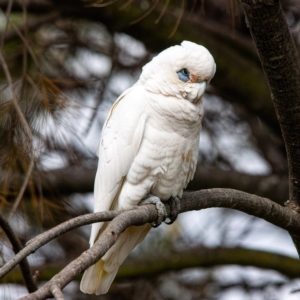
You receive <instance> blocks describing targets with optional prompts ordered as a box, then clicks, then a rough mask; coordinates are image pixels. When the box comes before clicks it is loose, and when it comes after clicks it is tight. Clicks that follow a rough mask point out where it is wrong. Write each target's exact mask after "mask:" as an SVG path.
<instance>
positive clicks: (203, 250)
mask: <svg viewBox="0 0 300 300" xmlns="http://www.w3.org/2000/svg"><path fill="white" fill-rule="evenodd" d="M218 265H240V266H253V267H258V268H263V269H272V270H276V271H278V272H280V273H281V274H283V275H285V276H287V277H289V278H299V277H300V272H299V270H300V261H299V260H298V259H295V258H292V257H288V256H285V255H280V254H276V253H270V252H266V251H260V250H253V249H244V248H207V247H199V248H196V249H190V250H184V251H180V252H178V253H174V252H172V255H166V256H162V257H156V258H155V259H153V260H142V261H138V262H137V261H136V260H132V263H129V262H126V261H125V262H124V264H123V265H122V266H121V267H120V270H119V272H118V275H117V279H138V278H142V277H155V276H157V275H160V274H163V273H165V272H170V271H178V270H182V269H186V268H195V267H201V268H203V267H204V268H211V267H214V266H218Z"/></svg>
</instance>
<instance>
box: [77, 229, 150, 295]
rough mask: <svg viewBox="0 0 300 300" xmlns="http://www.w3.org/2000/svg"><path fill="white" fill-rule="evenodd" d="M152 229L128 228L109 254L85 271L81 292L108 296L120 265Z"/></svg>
mask: <svg viewBox="0 0 300 300" xmlns="http://www.w3.org/2000/svg"><path fill="white" fill-rule="evenodd" d="M150 229H151V226H150V225H149V224H146V225H143V226H139V227H137V226H131V227H129V228H127V229H126V230H125V231H124V232H123V233H122V234H121V235H120V237H119V239H118V240H117V242H116V243H115V244H114V245H113V246H112V247H111V248H110V249H109V250H108V251H107V253H106V254H105V255H104V256H103V257H102V258H101V259H100V260H99V261H98V262H97V263H96V264H94V265H92V266H90V267H89V268H88V269H87V270H86V271H85V273H84V275H83V277H82V280H81V284H80V290H81V291H82V292H84V293H87V294H96V295H101V294H106V293H107V292H108V290H109V288H110V286H111V284H112V282H113V280H114V279H115V277H116V275H117V272H118V270H119V267H120V265H121V264H122V263H123V261H124V260H125V259H126V257H127V256H128V255H129V253H130V252H131V251H132V250H133V248H134V247H135V246H136V245H138V244H139V243H140V242H142V240H143V239H144V238H145V236H146V235H147V233H148V232H149V230H150Z"/></svg>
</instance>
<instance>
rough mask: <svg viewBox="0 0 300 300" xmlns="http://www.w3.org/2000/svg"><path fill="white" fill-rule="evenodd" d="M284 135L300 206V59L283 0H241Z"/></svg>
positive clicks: (293, 192)
mask: <svg viewBox="0 0 300 300" xmlns="http://www.w3.org/2000/svg"><path fill="white" fill-rule="evenodd" d="M241 2H242V6H243V9H244V11H245V15H246V18H247V21H248V26H249V29H250V32H251V34H252V37H253V40H254V42H255V44H256V47H257V51H258V53H259V57H260V60H261V64H262V67H263V69H264V72H265V75H266V78H267V81H268V84H269V88H270V90H271V95H272V100H273V103H274V106H275V110H276V114H277V118H278V121H279V123H280V127H281V131H282V135H283V137H284V141H285V146H286V151H287V156H288V164H289V171H290V200H291V201H293V202H295V203H296V204H297V205H298V206H300V127H299V124H300V113H299V112H298V111H299V105H300V60H299V55H298V51H297V48H296V46H295V44H294V41H293V38H292V36H291V34H290V31H289V28H288V25H287V22H286V18H285V15H284V12H283V10H282V8H281V4H280V1H279V0H268V1H266V0H265V1H252V0H241Z"/></svg>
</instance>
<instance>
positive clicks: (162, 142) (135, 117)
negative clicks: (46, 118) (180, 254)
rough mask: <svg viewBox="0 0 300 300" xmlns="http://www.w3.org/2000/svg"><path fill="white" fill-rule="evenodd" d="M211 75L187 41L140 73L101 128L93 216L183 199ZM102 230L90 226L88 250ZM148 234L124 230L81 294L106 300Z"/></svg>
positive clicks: (209, 60) (207, 61) (205, 59)
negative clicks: (123, 266)
mask: <svg viewBox="0 0 300 300" xmlns="http://www.w3.org/2000/svg"><path fill="white" fill-rule="evenodd" d="M215 71H216V65H215V62H214V59H213V57H212V55H211V54H210V53H209V51H208V50H207V49H206V48H205V47H203V46H200V45H197V44H195V43H192V42H188V41H184V42H182V43H181V45H177V46H173V47H170V48H168V49H166V50H164V51H163V52H161V53H160V54H158V55H157V56H156V57H154V58H153V59H152V61H150V62H149V63H148V64H146V65H145V66H144V67H143V71H142V74H141V76H140V78H139V80H138V81H137V83H136V84H135V85H134V86H132V87H131V88H129V89H128V90H126V91H125V92H124V93H123V94H122V95H121V96H120V97H119V98H118V99H117V101H116V102H115V103H114V105H113V106H112V108H111V110H110V112H109V115H108V117H107V120H106V122H105V124H104V127H103V131H102V136H101V140H100V145H99V148H98V156H99V165H98V171H97V175H96V179H95V197H94V211H95V212H99V211H107V210H121V209H129V208H133V207H134V206H137V205H138V204H139V203H140V202H141V200H144V199H150V200H151V198H153V199H158V198H159V199H160V200H161V201H167V200H168V199H169V198H171V197H179V198H180V197H181V196H182V193H183V189H184V188H185V187H186V186H187V184H188V182H189V181H190V180H191V179H192V178H193V175H194V172H195V168H196V164H197V157H198V148H199V137H200V130H201V120H202V117H203V103H202V97H203V94H204V92H205V88H206V85H207V84H208V83H209V82H210V80H211V79H212V77H213V76H214V74H215ZM150 202H151V201H150ZM104 224H105V223H104ZM104 224H103V223H96V224H93V226H92V232H91V238H90V245H91V246H92V245H93V243H94V242H95V241H96V240H97V238H98V237H99V235H100V234H101V232H102V231H103V230H104V229H105V227H106V225H104ZM150 229H151V225H150V224H145V225H143V226H131V227H129V228H127V229H126V230H125V231H124V232H123V233H122V234H121V235H120V237H119V239H118V240H117V242H116V243H115V244H114V245H113V246H112V247H111V248H110V249H109V251H108V252H107V253H106V254H105V255H104V256H103V257H102V258H101V259H100V260H99V261H98V262H97V263H96V264H94V265H93V266H91V267H90V268H89V269H87V270H86V272H85V273H84V275H83V278H82V281H81V285H80V288H81V290H82V291H83V292H84V293H89V294H96V295H99V294H105V293H106V292H107V291H108V289H109V287H110V285H111V283H112V281H113V280H114V278H115V276H116V274H117V272H118V269H119V266H120V265H121V264H122V263H123V261H124V260H125V258H126V257H127V256H128V255H129V253H130V252H131V251H132V249H133V248H134V247H135V246H136V245H137V244H139V243H140V242H141V241H142V240H143V239H144V237H145V236H146V235H147V233H148V232H149V230H150Z"/></svg>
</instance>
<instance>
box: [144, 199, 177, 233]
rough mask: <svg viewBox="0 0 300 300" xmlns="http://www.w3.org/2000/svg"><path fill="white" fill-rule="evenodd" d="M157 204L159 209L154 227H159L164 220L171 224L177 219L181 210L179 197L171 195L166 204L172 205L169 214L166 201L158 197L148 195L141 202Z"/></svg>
mask: <svg viewBox="0 0 300 300" xmlns="http://www.w3.org/2000/svg"><path fill="white" fill-rule="evenodd" d="M146 204H155V206H156V209H157V214H158V217H157V220H156V221H155V222H153V223H152V224H151V226H152V227H153V228H156V227H158V226H159V225H160V224H161V223H162V222H165V223H166V224H167V225H171V224H173V223H174V222H175V220H176V219H177V216H178V214H179V212H180V200H179V198H178V197H171V198H170V199H169V200H168V201H167V202H166V204H167V205H169V206H170V214H169V215H168V213H167V210H166V207H165V203H163V202H162V201H161V200H160V199H159V198H158V197H156V196H153V195H150V194H149V195H148V196H147V197H146V198H145V199H144V200H142V201H141V202H140V205H146Z"/></svg>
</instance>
